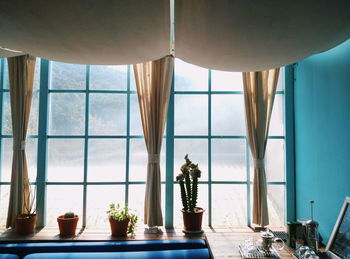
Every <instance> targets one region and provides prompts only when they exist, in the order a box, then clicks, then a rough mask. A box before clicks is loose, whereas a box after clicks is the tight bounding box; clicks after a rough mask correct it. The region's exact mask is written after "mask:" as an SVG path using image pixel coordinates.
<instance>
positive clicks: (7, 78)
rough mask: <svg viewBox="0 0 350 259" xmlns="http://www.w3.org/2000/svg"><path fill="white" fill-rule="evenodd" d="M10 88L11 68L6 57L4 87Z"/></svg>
mask: <svg viewBox="0 0 350 259" xmlns="http://www.w3.org/2000/svg"><path fill="white" fill-rule="evenodd" d="M9 88H10V82H9V68H8V63H7V60H6V59H5V62H4V89H9Z"/></svg>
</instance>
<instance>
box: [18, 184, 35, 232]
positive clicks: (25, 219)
mask: <svg viewBox="0 0 350 259" xmlns="http://www.w3.org/2000/svg"><path fill="white" fill-rule="evenodd" d="M26 184H27V187H28V189H29V192H28V197H27V198H28V199H25V201H24V210H23V213H22V214H19V215H17V216H16V218H15V231H16V232H17V233H18V234H20V235H29V234H32V233H34V229H35V224H36V219H37V217H36V204H35V202H36V199H35V196H36V188H35V189H34V194H33V192H32V190H31V188H30V185H29V180H28V181H27V182H26Z"/></svg>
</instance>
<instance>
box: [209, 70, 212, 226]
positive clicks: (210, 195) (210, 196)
mask: <svg viewBox="0 0 350 259" xmlns="http://www.w3.org/2000/svg"><path fill="white" fill-rule="evenodd" d="M208 90H209V92H208V225H209V227H211V226H212V186H211V70H208Z"/></svg>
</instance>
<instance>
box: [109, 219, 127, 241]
mask: <svg viewBox="0 0 350 259" xmlns="http://www.w3.org/2000/svg"><path fill="white" fill-rule="evenodd" d="M129 221H130V220H129V219H126V220H124V221H118V220H115V219H111V218H110V219H109V224H110V225H111V231H112V236H118V237H124V236H126V235H127V233H128V225H129Z"/></svg>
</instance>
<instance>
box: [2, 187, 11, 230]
mask: <svg viewBox="0 0 350 259" xmlns="http://www.w3.org/2000/svg"><path fill="white" fill-rule="evenodd" d="M9 199H10V185H0V228H5V227H6V219H7V211H8V206H9Z"/></svg>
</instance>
